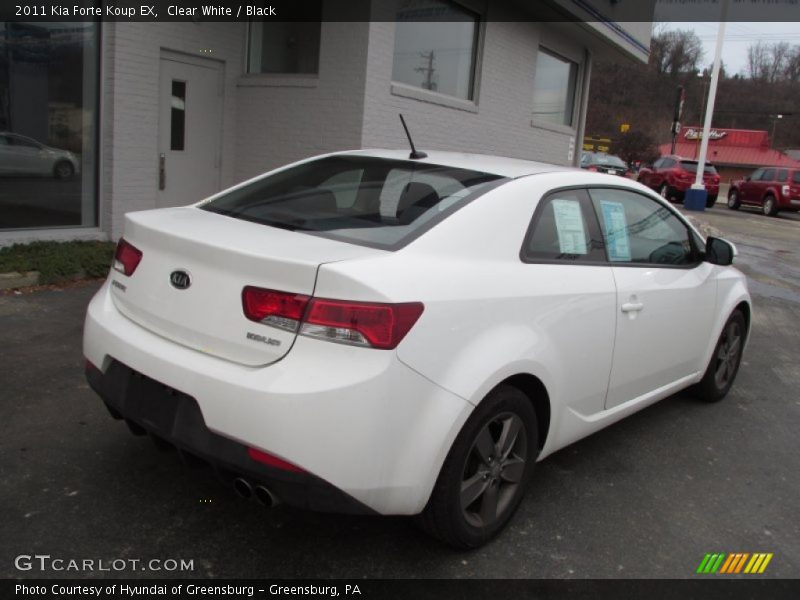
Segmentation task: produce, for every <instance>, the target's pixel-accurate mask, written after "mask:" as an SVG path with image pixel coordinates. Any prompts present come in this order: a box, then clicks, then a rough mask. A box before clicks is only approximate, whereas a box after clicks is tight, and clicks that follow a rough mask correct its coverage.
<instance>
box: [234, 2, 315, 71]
mask: <svg viewBox="0 0 800 600" xmlns="http://www.w3.org/2000/svg"><path fill="white" fill-rule="evenodd" d="M303 13H304V14H308V15H310V16H312V17H313V18H316V17H317V16H318V17H319V20H317V21H314V22H305V21H304V22H279V21H252V22H251V23H250V30H249V37H248V39H249V44H248V52H247V72H248V73H275V74H293V73H299V74H304V75H316V74H317V73H319V46H320V34H321V29H322V28H321V21H322V2H321V0H316V1H314V0H311V1H310V2H308V3H304V4H303Z"/></svg>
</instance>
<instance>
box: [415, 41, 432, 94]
mask: <svg viewBox="0 0 800 600" xmlns="http://www.w3.org/2000/svg"><path fill="white" fill-rule="evenodd" d="M420 56H421V57H422V58H423V59H425V60H427V61H428V66H422V67H417V68H416V69H414V71H416V72H417V73H425V81H423V82H422V87H423V89H426V90H434V91H435V90H436V84H435V83H433V72H434V71H435V70H436V68H435V67H434V66H433V61H434V60H436V55H435V54H434V52H433V50H431V51H430V52H420Z"/></svg>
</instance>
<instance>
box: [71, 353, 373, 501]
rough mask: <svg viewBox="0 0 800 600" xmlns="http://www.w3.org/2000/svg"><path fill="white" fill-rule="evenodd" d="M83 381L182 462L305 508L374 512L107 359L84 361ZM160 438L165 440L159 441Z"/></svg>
mask: <svg viewBox="0 0 800 600" xmlns="http://www.w3.org/2000/svg"><path fill="white" fill-rule="evenodd" d="M86 379H87V381H88V382H89V385H90V386H91V388H92V389H93V390H94V391H95V392H97V394H98V395H99V396H100V397H101V398H102V399H103V401H104V402H105V403H106V407H107V408H108V410H109V412H110V413H111V415H112V416H113V417H114V418H115V419H125V421H126V422H127V423H128V425H129V427H130V429H131V431H133V432H134V433H138V434H145V433H146V434H149V435H150V436H152V437H154V438H156V441H157V442H161V443H159V444H158V445H159V446H160V447H162V448H164V447H168V446H172V447H174V448H175V449H177V451H178V452H179V453H180V454H181V456H182V457H183V458H184V459H185V460H186V461H187V462H192V463H194V462H196V461H197V459H199V461H202V462H204V463H207V464H208V465H210V466H211V467H212V468H213V469H214V470H215V471H216V473H217V474H218V475H219V476H220V477H221V479H222V480H223V481H224V482H225V483H228V484H233V483H234V481H235V480H236V479H237V478H243V479H245V480H246V481H247V482H248V483H249V484H250V486H251V487H252V488H255V487H256V486H258V485H262V486H264V487H266V488H267V489H269V490H270V492H271V493H272V494H274V495H275V497H276V498H278V499H279V501H281V502H285V503H286V504H288V505H291V506H296V507H299V508H305V509H310V510H320V511H328V512H338V513H350V514H374V512H375V511H373V510H372V509H370V508H369V507H367V506H365V505H363V504H362V503H360V502H358V501H357V500H355V499H354V498H352V497H350V496H348V495H347V494H345V493H344V492H342V491H341V490H339V489H337V488H336V487H334V486H332V485H331V484H329V483H327V482H326V481H324V480H322V479H320V478H318V477H315V476H313V475H310V474H308V473H296V472H292V471H286V470H283V469H279V468H275V467H269V466H267V465H264V464H262V463H260V462H256V461H254V460H253V459H251V458H250V456H249V455H248V452H247V451H248V448H247V446H246V445H245V444H241V443H239V442H237V441H235V440H231V439H229V438H226V437H224V436H221V435H219V434H216V433H214V432H213V431H211V430H209V429H208V427H206V424H205V421H204V420H203V414H202V413H201V412H200V407H199V406H198V404H197V401H196V400H195V399H194V398H192V397H191V396H188V395H186V394H183V393H181V392H179V391H177V390H174V389H172V388H170V387H168V386H165V385H163V384H161V383H159V382H157V381H156V380H154V379H150V378H149V377H146V376H144V375H142V374H141V373H137V372H136V371H134V370H132V369H131V368H129V367H128V366H126V365H124V364H122V363H121V362H118V361H116V360H112V361H111V362H110V364H109V365H108V366H107V367H106V370H105V372H102V371H101V370H100V369H98V368H97V367H95V366H94V365H92V364H91V363H88V362H87V365H86ZM163 442H166V444H164V443H163Z"/></svg>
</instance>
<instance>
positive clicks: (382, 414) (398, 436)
mask: <svg viewBox="0 0 800 600" xmlns="http://www.w3.org/2000/svg"><path fill="white" fill-rule="evenodd" d="M84 355H85V356H86V358H87V360H88V361H89V362H90V363H92V364H93V365H96V366H97V368H98V369H99V371H100V374H99V375H98V374H94V375H92V376H91V377H92V378H94V380H95V381H94V383H93V387H95V389H96V390H97V391H98V392H99V393H100V395H101V396H102V397H103V398H104V400H105V401H106V403H107V404H109V405H110V406H111V407H112V408H114V409H115V410H116V411H117V412H118V413H119V415H120V416H123V417H125V418H128V419H130V420H132V421H133V422H134V423H136V424H137V425H140V426H141V427H143V428H144V429H146V430H148V431H151V432H152V433H153V434H154V435H156V436H158V437H161V438H164V439H166V440H167V441H169V442H171V443H172V444H174V445H176V446H178V447H179V448H181V449H183V450H185V451H188V452H191V453H194V454H196V455H198V456H200V457H201V458H203V459H204V460H206V461H208V462H212V463H221V465H222V467H223V468H230V469H231V470H233V471H236V472H244V473H245V474H247V475H250V476H253V477H254V478H255V479H256V480H257V481H261V480H263V481H265V482H267V483H269V482H270V481H271V480H270V479H269V478H270V477H271V476H274V475H275V474H274V473H273V472H271V471H270V472H267V471H264V470H262V469H260V463H256V462H255V461H252V460H251V459H249V457H245V458H246V459H247V460H250V464H249V463H248V462H247V460H244V462H242V454H241V453H242V448H245V452H246V448H247V447H252V448H256V449H258V450H262V451H264V452H268V453H270V454H272V455H274V456H277V457H278V458H281V459H283V460H286V461H288V462H290V463H292V464H295V465H297V466H299V467H300V468H302V469H303V470H305V471H307V472H308V473H309V474H312V475H311V476H312V477H313V479H312V480H310V481H309V482H300V483H307V484H309V485H317V484H320V483H325V484H326V485H329V486H331V487H332V488H335V489H336V490H340V491H341V492H342V493H343V494H344V495H345V496H348V497H350V498H351V499H352V500H354V501H355V503H356V505H358V504H361V505H363V507H365V508H367V509H369V510H371V511H374V512H378V513H381V514H415V513H418V512H420V511H421V510H422V509H423V508H424V506H425V504H426V503H427V500H428V497H429V496H430V492H431V490H432V489H433V485H434V483H435V481H436V478H437V477H438V474H439V471H440V469H441V465H442V463H443V462H444V459H445V457H446V455H447V452H448V451H449V448H450V446H451V444H452V441H453V439H454V438H455V436H456V435H457V433H458V431H459V430H460V429H461V426H462V425H463V423H464V422H465V421H466V419H467V417H468V416H469V414H470V412H471V410H472V408H473V407H472V405H471V404H469V403H468V402H467V401H466V400H464V399H462V398H461V397H459V396H456V395H455V394H452V393H451V392H448V391H446V390H444V389H443V388H441V387H440V386H438V385H436V384H435V383H433V382H431V381H430V380H428V379H426V378H425V377H423V376H421V375H420V374H418V373H417V372H416V371H414V370H412V369H411V368H409V367H407V366H406V365H405V364H403V363H402V362H400V360H399V359H398V358H397V354H396V353H395V352H394V351H385V350H372V349H366V348H358V347H353V346H343V345H340V344H334V343H330V342H325V341H320V340H313V339H310V338H306V337H302V336H301V337H298V338H297V340H296V341H295V343H294V346H293V348H292V349H291V351H290V352H289V353H288V354H287V355H286V356H285V357H284V358H283V359H281V360H279V361H277V362H275V363H272V364H271V365H269V366H266V367H248V366H244V365H239V364H236V363H232V362H229V361H226V360H223V359H220V358H217V357H214V356H210V355H208V354H204V353H202V352H198V351H196V350H192V349H189V348H187V347H184V346H181V345H179V344H176V343H174V342H171V341H169V340H167V339H165V338H163V337H161V336H158V335H156V334H154V333H152V332H150V331H149V330H147V329H145V328H143V327H141V326H139V325H137V324H136V323H134V322H133V321H131V320H129V319H128V318H127V317H125V316H124V315H123V314H122V313H120V312H119V311H118V310H117V308H116V306H115V305H114V302H113V301H112V299H111V297H110V295H109V284H108V282H107V283H106V284H105V285H104V286H103V287H102V288H101V289H100V291H99V292H98V293H97V295H96V296H95V297H94V299H93V300H92V302H91V303H90V305H89V308H88V311H87V316H86V323H85V329H84ZM116 365H122V367H119V366H116ZM123 367H124V368H127V369H129V370H131V371H134V372H136V373H139V374H141V375H143V376H145V377H146V378H147V379H148V380H152V381H154V382H158V384H161V385H163V386H166V387H167V388H169V389H170V390H173V391H174V393H175V394H177V395H178V397H180V398H184V400H181V402H180V403H179V404H180V406H192V405H196V407H197V410H196V411H194V410H193V409H192V410H190V411H189V412H190V413H192V412H194V413H196V414H195V418H192V419H190V420H189V421H187V422H186V424H184V423H180V424H178V425H172V426H170V425H169V418H167V417H160V416H159V414H161V413H160V411H161V408H159V404H160V403H168V402H171V401H170V400H163V399H162V400H161V401H159V402H155V403H153V402H150V401H146V400H142V399H141V398H143V397H144V396H142V394H136V393H134V394H133V395H132V396H130V398H129V397H128V396H129V394H130V392H127V391H125V390H124V389H122V390H121V389H120V388H119V386H120V385H123V384H120V383H119V381H125V380H127V381H130V376H129V375H125V374H124V368H123ZM121 368H122V372H123V374H119V369H121ZM107 377H108V378H110V379H107ZM90 381H91V378H90ZM107 382H108V383H107ZM115 382H116V383H115ZM125 385H128V384H125ZM109 386H110V387H109ZM123 388H124V385H123ZM137 398H138V399H137ZM153 406H155V407H156V408H153ZM180 406H179V407H177V408H175V414H176V415H178V416H180V414H182V411H183V410H189V409H183V408H180ZM164 410H165V411H166V413H167V414H169V413H170V410H168V409H164ZM152 411H155V413H154V414H150V413H151V412H152ZM197 417H199V418H197ZM162 418H163V419H165V423H166V424H165V425H163V426H162V425H159V426H158V427H155V426H154V425H153V423H161V421H160V420H159V419H162ZM175 418H176V419H177V418H178V417H177V416H176V417H175ZM176 427H177V428H178V429H177V430H176V429H175V428H176ZM178 430H180V431H181V434H180V435H175V434H174V431H178ZM209 436H213V437H211V438H209ZM208 439H210V440H216V441H208ZM219 439H226V440H229V441H232V442H235V443H236V444H238V446H237V448H238V449H237V450H230V451H228V450H225V452H223V453H220V452H218V450H219V448H222V447H223V446H227V445H228V444H222V442H219V441H218V440H219ZM231 453H238V454H236V456H237V457H238V458H237V460H235V461H232V459H231V458H230V456H231ZM248 464H249V467H250V469H253V468H255V469H258V470H257V471H255V472H251V471H250V470H248V469H246V468H245V467H247V466H248ZM226 465H227V467H226ZM256 476H257V477H256ZM276 493H277V491H276ZM325 494H327V495H328V496H330V495H331V494H330V491H328V492H325ZM293 497H295V495H294V494H290V498H286V501H287V502H288V503H295V502H294V501H293V500H292V499H291V498H293ZM299 505H301V506H307V507H313V508H318V509H330V510H336V511H338V510H342V508H341V507H340V504H338V500H337V501H336V502H335V503H334V505H333V506H330V507H327V508H326V507H325V506H322V505H320V503H318V502H317V501H316V500H314V501H313V502H312V501H311V500H308V501H305V504H303V502H302V501H301V502H299ZM351 506H352V505H351ZM349 510H350V509H348V511H349Z"/></svg>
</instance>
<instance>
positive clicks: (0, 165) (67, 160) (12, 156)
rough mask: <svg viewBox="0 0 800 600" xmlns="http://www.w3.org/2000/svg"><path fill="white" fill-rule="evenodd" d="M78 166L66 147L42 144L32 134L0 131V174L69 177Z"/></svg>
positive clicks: (75, 158) (76, 170)
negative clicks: (30, 136) (31, 136)
mask: <svg viewBox="0 0 800 600" xmlns="http://www.w3.org/2000/svg"><path fill="white" fill-rule="evenodd" d="M79 170H80V161H79V160H78V157H77V156H76V155H75V154H73V153H72V152H70V151H69V150H62V149H60V148H53V147H51V146H45V145H44V144H42V143H40V142H37V141H36V140H34V139H33V138H29V137H27V136H24V135H19V134H17V133H8V132H2V131H0V175H9V176H24V175H38V176H44V177H55V178H56V179H69V178H71V177H72V176H73V175H75V174H76V173H78V172H79Z"/></svg>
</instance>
